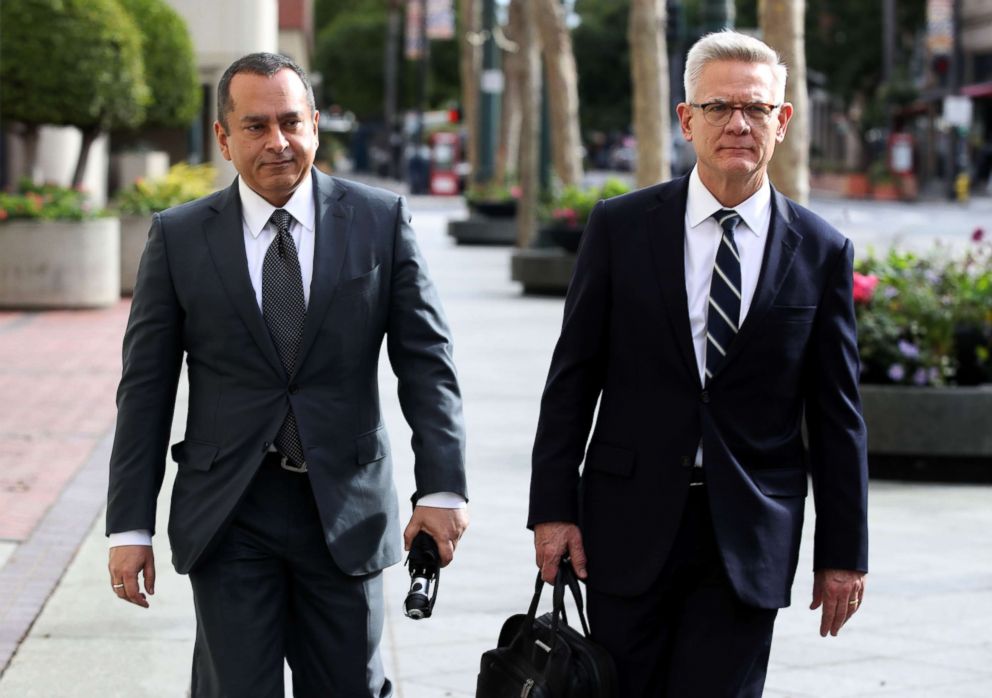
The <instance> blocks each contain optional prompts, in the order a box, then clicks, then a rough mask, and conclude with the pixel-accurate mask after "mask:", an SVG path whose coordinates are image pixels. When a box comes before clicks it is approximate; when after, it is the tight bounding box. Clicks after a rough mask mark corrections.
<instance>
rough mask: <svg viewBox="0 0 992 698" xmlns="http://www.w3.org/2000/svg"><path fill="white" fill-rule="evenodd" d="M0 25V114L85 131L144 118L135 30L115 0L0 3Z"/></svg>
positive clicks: (144, 99)
mask: <svg viewBox="0 0 992 698" xmlns="http://www.w3.org/2000/svg"><path fill="white" fill-rule="evenodd" d="M0 27H2V32H3V35H2V39H3V51H2V53H0V83H2V85H3V88H2V89H3V93H2V95H0V117H2V118H4V119H7V120H11V121H19V122H22V123H25V124H28V125H39V124H54V125H64V126H76V127H79V128H81V129H83V130H84V131H85V130H89V131H93V130H105V129H110V128H114V127H120V126H137V125H138V124H140V123H141V122H142V120H143V118H144V116H145V106H146V104H147V103H148V99H149V91H148V87H147V85H146V84H145V79H144V63H143V60H142V55H141V35H140V32H139V31H138V28H137V27H136V26H135V24H134V22H133V21H132V19H131V17H130V16H129V15H128V14H127V12H125V11H124V9H123V8H122V7H121V6H120V5H119V4H118V3H117V1H116V0H4V2H3V3H0Z"/></svg>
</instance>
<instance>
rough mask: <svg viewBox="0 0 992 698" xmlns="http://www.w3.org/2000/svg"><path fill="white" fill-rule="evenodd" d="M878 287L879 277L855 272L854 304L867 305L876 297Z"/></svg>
mask: <svg viewBox="0 0 992 698" xmlns="http://www.w3.org/2000/svg"><path fill="white" fill-rule="evenodd" d="M876 286H878V277H877V276H875V275H873V274H867V275H866V274H860V273H858V272H854V302H855V303H862V304H867V303H868V301H870V300H871V297H872V296H873V295H875V287H876Z"/></svg>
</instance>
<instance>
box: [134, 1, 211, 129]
mask: <svg viewBox="0 0 992 698" xmlns="http://www.w3.org/2000/svg"><path fill="white" fill-rule="evenodd" d="M118 2H120V3H121V5H122V6H123V7H124V9H125V10H127V12H128V14H130V15H131V18H132V19H133V20H134V23H135V24H136V25H137V27H138V29H139V30H140V31H141V37H142V55H143V57H144V64H145V80H146V82H147V83H148V88H149V89H150V90H151V103H150V104H149V105H148V113H147V115H146V116H145V124H146V125H148V126H164V127H174V126H175V127H185V126H188V125H189V124H190V122H192V121H193V119H194V118H195V117H196V115H197V113H199V111H200V97H201V93H200V80H199V78H198V76H197V71H196V58H195V57H194V54H193V42H192V40H191V39H190V37H189V30H188V29H187V27H186V22H185V21H184V20H183V18H182V17H180V16H179V14H178V13H177V12H176V11H175V10H173V9H172V8H171V7H169V5H168V4H167V3H166V2H164V0H118Z"/></svg>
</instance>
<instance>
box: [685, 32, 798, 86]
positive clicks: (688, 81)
mask: <svg viewBox="0 0 992 698" xmlns="http://www.w3.org/2000/svg"><path fill="white" fill-rule="evenodd" d="M713 61H741V62H743V63H763V64H765V65H769V66H771V68H772V73H774V75H775V83H776V84H775V93H776V95H775V101H777V102H781V101H783V100H784V99H785V80H786V77H787V76H788V69H787V68H786V66H785V63H783V62H782V59H781V57H780V56H779V55H778V53H776V51H775V50H774V49H772V48H771V47H770V46H768V44H766V43H765V42H763V41H759V40H758V39H755V38H754V37H753V36H748V35H747V34H741V33H740V32H735V31H733V30H732V29H724V30H723V31H719V32H712V33H710V34H706V35H705V36H703V38H701V39H700V40H699V41H697V42H696V43H695V44H693V46H692V48H691V49H689V55H688V56H686V59H685V75H684V76H683V83H684V86H685V99H686V101H691V100H693V99H694V98H695V92H696V85H697V84H698V83H699V77H700V76H701V75H702V73H703V68H704V67H706V64H708V63H712V62H713Z"/></svg>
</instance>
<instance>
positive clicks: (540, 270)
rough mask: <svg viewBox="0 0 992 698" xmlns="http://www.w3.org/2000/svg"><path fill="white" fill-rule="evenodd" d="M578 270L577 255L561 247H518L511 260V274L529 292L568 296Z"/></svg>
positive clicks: (525, 291)
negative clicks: (573, 275)
mask: <svg viewBox="0 0 992 698" xmlns="http://www.w3.org/2000/svg"><path fill="white" fill-rule="evenodd" d="M574 270H575V255H574V254H572V253H571V252H567V251H565V250H563V249H561V248H560V247H527V248H524V249H520V250H514V251H513V256H512V257H511V259H510V276H511V278H512V279H513V280H514V281H519V282H520V283H521V284H523V287H524V293H525V294H533V295H544V296H547V295H551V296H564V295H565V292H566V291H568V284H569V282H570V281H571V280H572V272H573V271H574Z"/></svg>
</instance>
